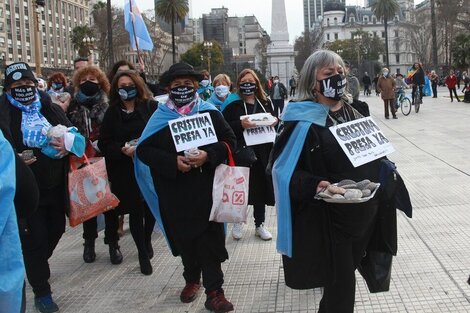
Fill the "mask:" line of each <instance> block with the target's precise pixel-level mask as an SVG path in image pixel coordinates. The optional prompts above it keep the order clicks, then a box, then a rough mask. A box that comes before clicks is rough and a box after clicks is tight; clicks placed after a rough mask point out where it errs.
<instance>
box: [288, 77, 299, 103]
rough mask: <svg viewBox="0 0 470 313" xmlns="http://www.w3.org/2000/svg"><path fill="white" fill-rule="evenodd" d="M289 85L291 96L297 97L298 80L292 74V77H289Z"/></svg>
mask: <svg viewBox="0 0 470 313" xmlns="http://www.w3.org/2000/svg"><path fill="white" fill-rule="evenodd" d="M289 87H290V93H289V95H290V97H291V98H293V97H295V89H296V88H297V81H296V80H295V77H294V76H293V75H292V77H291V78H290V79H289Z"/></svg>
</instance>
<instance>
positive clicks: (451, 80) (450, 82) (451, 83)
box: [446, 75, 457, 89]
mask: <svg viewBox="0 0 470 313" xmlns="http://www.w3.org/2000/svg"><path fill="white" fill-rule="evenodd" d="M446 85H447V88H449V89H454V88H455V85H457V76H455V75H449V76H447V77H446Z"/></svg>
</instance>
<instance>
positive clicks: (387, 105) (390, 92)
mask: <svg viewBox="0 0 470 313" xmlns="http://www.w3.org/2000/svg"><path fill="white" fill-rule="evenodd" d="M377 91H378V92H379V93H380V94H381V96H382V100H383V102H384V111H385V118H386V119H387V120H388V119H389V118H390V117H389V116H390V115H389V109H390V112H391V113H392V116H393V118H394V119H397V118H398V117H397V115H396V111H397V109H396V108H395V104H394V100H395V80H394V79H393V78H392V77H391V76H390V72H389V70H388V68H386V67H384V68H383V69H382V76H380V78H379V80H378V81H377Z"/></svg>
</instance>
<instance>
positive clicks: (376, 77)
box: [372, 74, 380, 96]
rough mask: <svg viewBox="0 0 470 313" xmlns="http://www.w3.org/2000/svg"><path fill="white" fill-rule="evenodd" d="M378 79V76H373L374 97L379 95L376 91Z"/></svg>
mask: <svg viewBox="0 0 470 313" xmlns="http://www.w3.org/2000/svg"><path fill="white" fill-rule="evenodd" d="M379 77H380V75H379V74H375V77H374V79H373V80H372V83H373V84H374V89H375V95H376V96H378V95H380V92H378V90H377V82H378V81H379Z"/></svg>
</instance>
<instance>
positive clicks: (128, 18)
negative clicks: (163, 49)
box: [124, 0, 153, 50]
mask: <svg viewBox="0 0 470 313" xmlns="http://www.w3.org/2000/svg"><path fill="white" fill-rule="evenodd" d="M131 7H132V10H131ZM132 22H134V26H132ZM124 27H125V29H126V30H127V31H128V32H129V36H130V39H131V49H134V50H137V46H138V47H139V50H153V42H152V39H151V38H150V34H149V32H148V30H147V26H145V23H144V19H143V18H142V14H140V10H139V8H138V7H137V5H136V3H135V1H134V0H125V3H124ZM134 30H135V35H134ZM136 39H137V46H136V43H135V40H136Z"/></svg>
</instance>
